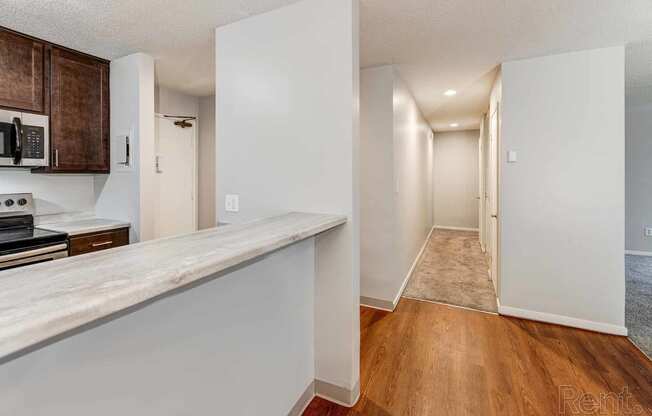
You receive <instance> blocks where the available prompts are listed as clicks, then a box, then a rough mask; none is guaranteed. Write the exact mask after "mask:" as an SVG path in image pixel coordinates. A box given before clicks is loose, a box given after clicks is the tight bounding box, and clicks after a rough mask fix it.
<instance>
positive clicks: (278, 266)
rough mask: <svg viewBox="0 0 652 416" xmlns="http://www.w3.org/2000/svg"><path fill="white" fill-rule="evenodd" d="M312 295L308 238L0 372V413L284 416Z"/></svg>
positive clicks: (307, 331)
mask: <svg viewBox="0 0 652 416" xmlns="http://www.w3.org/2000/svg"><path fill="white" fill-rule="evenodd" d="M314 284H315V246H314V239H309V240H306V241H302V242H300V243H298V244H295V245H292V246H289V247H286V248H284V249H282V250H280V251H277V252H275V253H271V254H270V255H269V256H265V257H263V258H260V259H257V260H256V261H254V262H252V263H251V264H248V265H246V266H243V267H239V268H237V269H235V270H231V271H229V272H228V273H225V274H220V275H217V276H213V280H210V281H206V282H204V283H203V284H201V285H200V286H197V287H193V288H191V289H189V290H185V291H181V292H178V293H176V294H174V295H171V296H168V297H165V298H163V299H159V300H158V301H156V302H154V303H151V304H148V305H147V306H145V307H143V308H140V309H137V310H135V311H131V313H129V314H127V315H123V316H120V317H118V318H117V319H115V320H112V321H109V322H105V323H103V324H102V325H99V326H97V327H95V328H93V329H92V330H89V331H85V332H80V333H78V334H75V335H73V336H71V337H69V338H66V339H63V340H60V341H59V342H56V343H54V344H51V345H48V346H46V347H44V348H42V349H40V350H37V351H33V352H30V353H29V354H27V355H24V356H22V357H20V358H17V359H15V360H13V361H10V362H6V363H3V364H2V366H0V403H2V407H1V408H2V412H0V413H2V414H3V415H12V416H33V415H66V416H88V415H94V416H116V415H139V416H179V415H228V416H260V415H270V416H276V415H278V416H285V415H287V414H288V413H289V412H290V410H291V409H292V408H293V406H294V405H295V403H296V402H297V400H298V399H299V397H300V396H301V395H302V393H304V391H306V390H307V388H308V387H309V386H310V385H311V383H312V382H313V380H314V321H313V310H314V302H315V300H314V297H313V294H314ZM310 392H312V391H310Z"/></svg>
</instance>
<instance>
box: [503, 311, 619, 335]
mask: <svg viewBox="0 0 652 416" xmlns="http://www.w3.org/2000/svg"><path fill="white" fill-rule="evenodd" d="M498 313H499V314H501V315H507V316H513V317H515V318H523V319H530V320H532V321H539V322H546V323H550V324H557V325H563V326H570V327H573V328H580V329H588V330H589V331H595V332H602V333H605V334H612V335H621V336H627V328H625V327H624V326H620V325H613V324H607V323H603V322H595V321H587V320H585V319H579V318H572V317H570V316H564V315H555V314H552V313H546V312H537V311H531V310H528V309H520V308H514V307H511V306H504V305H500V304H499V305H498Z"/></svg>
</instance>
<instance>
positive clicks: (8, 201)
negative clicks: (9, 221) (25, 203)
mask: <svg viewBox="0 0 652 416" xmlns="http://www.w3.org/2000/svg"><path fill="white" fill-rule="evenodd" d="M13 204H14V200H13V199H7V200H6V201H5V205H6V206H8V207H10V206H12V205H13Z"/></svg>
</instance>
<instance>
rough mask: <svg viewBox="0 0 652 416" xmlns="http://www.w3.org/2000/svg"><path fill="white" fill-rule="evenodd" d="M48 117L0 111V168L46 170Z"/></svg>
mask: <svg viewBox="0 0 652 416" xmlns="http://www.w3.org/2000/svg"><path fill="white" fill-rule="evenodd" d="M49 124H50V121H49V118H48V116H41V115H38V114H30V113H21V112H17V111H7V110H0V167H39V166H48V164H49V154H50V129H49Z"/></svg>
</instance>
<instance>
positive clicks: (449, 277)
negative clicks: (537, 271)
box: [403, 229, 498, 313]
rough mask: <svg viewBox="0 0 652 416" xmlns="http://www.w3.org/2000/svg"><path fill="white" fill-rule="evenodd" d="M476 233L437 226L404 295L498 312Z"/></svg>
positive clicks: (486, 265) (487, 266)
mask: <svg viewBox="0 0 652 416" xmlns="http://www.w3.org/2000/svg"><path fill="white" fill-rule="evenodd" d="M488 268H489V265H488V264H487V260H486V258H485V256H484V254H483V253H482V250H481V249H480V241H479V238H478V233H477V232H473V231H457V230H442V229H436V230H434V231H433V233H432V236H431V237H430V241H429V242H428V245H427V246H426V249H425V251H424V253H423V257H422V258H421V261H420V262H419V264H418V265H417V269H416V270H415V272H414V275H413V276H412V277H411V278H410V281H409V282H408V285H407V287H406V288H405V292H404V293H403V296H404V297H406V298H412V299H418V300H427V301H431V302H439V303H446V304H450V305H456V306H463V307H467V308H471V309H477V310H481V311H485V312H494V313H495V312H497V310H498V307H497V305H496V294H495V292H494V287H493V283H492V282H491V280H490V278H489V275H488V272H487V271H488Z"/></svg>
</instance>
